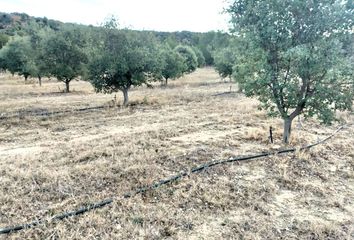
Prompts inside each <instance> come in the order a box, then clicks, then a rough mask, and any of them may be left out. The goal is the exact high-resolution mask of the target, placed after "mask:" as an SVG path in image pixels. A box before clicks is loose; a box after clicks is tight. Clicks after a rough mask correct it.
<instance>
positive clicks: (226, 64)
mask: <svg viewBox="0 0 354 240" xmlns="http://www.w3.org/2000/svg"><path fill="white" fill-rule="evenodd" d="M213 58H214V67H215V70H216V71H217V72H218V73H219V75H220V76H221V77H222V78H229V79H231V76H232V68H233V66H234V65H235V62H236V57H235V50H234V49H232V48H231V47H229V48H223V49H220V50H217V51H216V52H215V53H214V54H213Z"/></svg>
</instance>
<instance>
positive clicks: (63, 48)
mask: <svg viewBox="0 0 354 240" xmlns="http://www.w3.org/2000/svg"><path fill="white" fill-rule="evenodd" d="M84 41H85V39H82V36H81V34H80V33H79V32H78V31H76V30H75V29H67V30H61V31H57V32H53V33H52V34H50V35H49V37H48V38H46V39H44V42H43V60H44V61H45V65H46V72H48V74H49V75H50V76H54V77H56V78H57V79H58V80H59V81H62V82H64V83H65V84H66V91H67V92H69V83H70V81H71V80H73V79H74V78H76V77H78V76H82V75H83V74H84V72H85V63H87V60H88V59H87V56H86V54H85V52H84V50H83V48H84V45H85V42H84Z"/></svg>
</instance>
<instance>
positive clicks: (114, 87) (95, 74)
mask: <svg viewBox="0 0 354 240" xmlns="http://www.w3.org/2000/svg"><path fill="white" fill-rule="evenodd" d="M102 31H103V32H102V35H103V36H104V39H103V44H102V46H99V47H98V48H97V50H96V54H95V56H94V57H93V59H92V60H91V62H90V64H89V69H88V70H89V71H88V79H89V81H90V82H91V83H92V85H93V86H94V88H95V89H96V91H97V92H105V93H111V92H115V91H118V90H120V91H122V92H123V94H124V98H125V101H124V104H125V105H126V104H127V103H128V98H127V97H128V95H127V94H128V90H129V89H130V88H131V87H132V86H140V85H142V84H149V82H150V81H153V80H154V79H153V76H154V75H155V74H157V73H159V71H160V65H161V63H160V62H159V59H158V57H157V43H156V41H155V39H154V38H153V37H152V36H151V35H150V34H146V35H143V34H138V33H136V32H133V31H124V30H115V29H105V30H102Z"/></svg>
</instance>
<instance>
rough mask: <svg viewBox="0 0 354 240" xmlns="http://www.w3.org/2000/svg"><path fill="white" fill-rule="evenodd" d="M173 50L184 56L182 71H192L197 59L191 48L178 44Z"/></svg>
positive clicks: (196, 64)
mask: <svg viewBox="0 0 354 240" xmlns="http://www.w3.org/2000/svg"><path fill="white" fill-rule="evenodd" d="M175 50H176V51H177V52H178V53H179V54H180V55H181V56H182V57H183V58H184V63H185V65H186V68H185V70H184V72H186V73H191V72H194V71H195V70H196V69H197V67H198V59H197V56H196V54H195V52H194V51H193V49H192V48H191V47H189V46H185V45H178V46H177V47H176V48H175Z"/></svg>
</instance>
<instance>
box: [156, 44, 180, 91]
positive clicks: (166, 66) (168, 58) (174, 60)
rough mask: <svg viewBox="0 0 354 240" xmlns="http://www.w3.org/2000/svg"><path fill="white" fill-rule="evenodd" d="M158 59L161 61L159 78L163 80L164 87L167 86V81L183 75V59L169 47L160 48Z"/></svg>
mask: <svg viewBox="0 0 354 240" xmlns="http://www.w3.org/2000/svg"><path fill="white" fill-rule="evenodd" d="M160 58H161V59H162V64H161V65H162V66H161V76H162V77H163V78H164V79H165V86H167V83H168V80H169V79H176V78H179V77H181V76H182V75H183V71H184V69H186V66H185V63H184V58H183V57H182V56H181V55H180V54H179V53H178V52H176V51H175V50H173V49H170V48H169V47H166V48H162V50H161V51H160Z"/></svg>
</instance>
